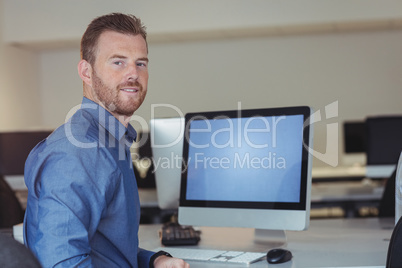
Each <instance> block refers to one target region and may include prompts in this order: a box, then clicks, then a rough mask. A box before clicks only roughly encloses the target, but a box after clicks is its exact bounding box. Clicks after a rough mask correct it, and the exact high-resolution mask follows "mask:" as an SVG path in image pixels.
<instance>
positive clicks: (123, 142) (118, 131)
mask: <svg viewBox="0 0 402 268" xmlns="http://www.w3.org/2000/svg"><path fill="white" fill-rule="evenodd" d="M135 138H136V132H135V130H134V129H133V127H132V126H131V125H129V126H128V128H126V127H124V125H123V124H121V123H120V122H119V121H118V120H117V119H116V118H115V117H114V116H113V115H112V114H110V113H109V112H108V111H107V110H105V109H104V108H102V107H101V106H99V105H98V104H96V103H95V102H92V101H91V100H89V99H87V98H85V97H84V98H83V101H82V105H81V108H80V109H79V110H78V111H77V112H76V113H75V114H74V115H73V116H72V118H71V119H70V120H69V121H68V122H66V123H65V124H64V125H62V126H61V127H59V128H58V129H56V130H55V131H54V132H53V133H52V134H51V135H50V136H49V137H48V138H47V139H46V140H44V141H42V142H41V143H39V144H38V145H37V146H36V147H35V148H34V149H33V150H32V152H31V153H30V155H29V156H28V159H27V161H26V163H25V183H26V185H27V187H28V202H27V209H26V213H25V219H24V241H25V244H26V245H27V246H28V247H29V248H30V249H31V250H32V252H33V253H34V254H35V255H36V257H37V258H38V259H39V261H40V262H41V264H42V265H43V267H149V261H150V258H151V257H152V255H153V254H154V252H151V251H147V250H144V249H141V248H139V246H138V227H139V219H140V203H139V196H138V189H137V184H136V180H135V177H134V172H133V165H132V161H131V155H130V150H129V149H130V146H131V144H132V142H133V141H134V139H135Z"/></svg>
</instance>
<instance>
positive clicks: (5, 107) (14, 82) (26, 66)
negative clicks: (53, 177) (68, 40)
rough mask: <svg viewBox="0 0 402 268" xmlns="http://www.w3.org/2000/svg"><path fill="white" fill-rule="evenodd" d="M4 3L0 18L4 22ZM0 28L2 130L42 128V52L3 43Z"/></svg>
mask: <svg viewBox="0 0 402 268" xmlns="http://www.w3.org/2000/svg"><path fill="white" fill-rule="evenodd" d="M2 11H3V2H2V1H0V21H1V25H4V16H3V12H2ZM2 30H3V28H2V27H0V44H1V45H0V131H9V130H23V129H29V128H42V127H43V125H42V122H43V121H42V111H41V96H40V90H39V84H40V81H39V69H38V61H39V55H38V54H37V53H33V52H31V51H28V50H25V49H19V48H17V47H12V46H10V45H7V44H4V42H3V32H2Z"/></svg>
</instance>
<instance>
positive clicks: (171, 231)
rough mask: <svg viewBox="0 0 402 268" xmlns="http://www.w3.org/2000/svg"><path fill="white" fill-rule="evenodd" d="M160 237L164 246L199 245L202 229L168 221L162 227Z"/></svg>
mask: <svg viewBox="0 0 402 268" xmlns="http://www.w3.org/2000/svg"><path fill="white" fill-rule="evenodd" d="M159 237H160V239H161V243H162V245H164V246H181V245H197V244H198V242H199V241H200V231H196V230H194V228H193V227H191V226H182V225H180V224H178V223H166V224H164V225H163V226H162V228H161V229H160V231H159Z"/></svg>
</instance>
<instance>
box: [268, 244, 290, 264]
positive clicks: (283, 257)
mask: <svg viewBox="0 0 402 268" xmlns="http://www.w3.org/2000/svg"><path fill="white" fill-rule="evenodd" d="M291 259H292V253H291V252H290V251H289V250H287V249H283V248H274V249H271V250H270V251H268V253H267V262H268V263H272V264H275V263H283V262H287V261H290V260H291Z"/></svg>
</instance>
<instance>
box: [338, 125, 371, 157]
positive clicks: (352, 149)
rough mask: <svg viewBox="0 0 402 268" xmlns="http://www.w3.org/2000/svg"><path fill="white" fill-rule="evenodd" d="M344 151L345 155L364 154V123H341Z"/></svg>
mask: <svg viewBox="0 0 402 268" xmlns="http://www.w3.org/2000/svg"><path fill="white" fill-rule="evenodd" d="M343 138H344V151H345V153H347V154H353V153H365V152H366V122H365V121H346V122H344V123H343Z"/></svg>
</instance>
